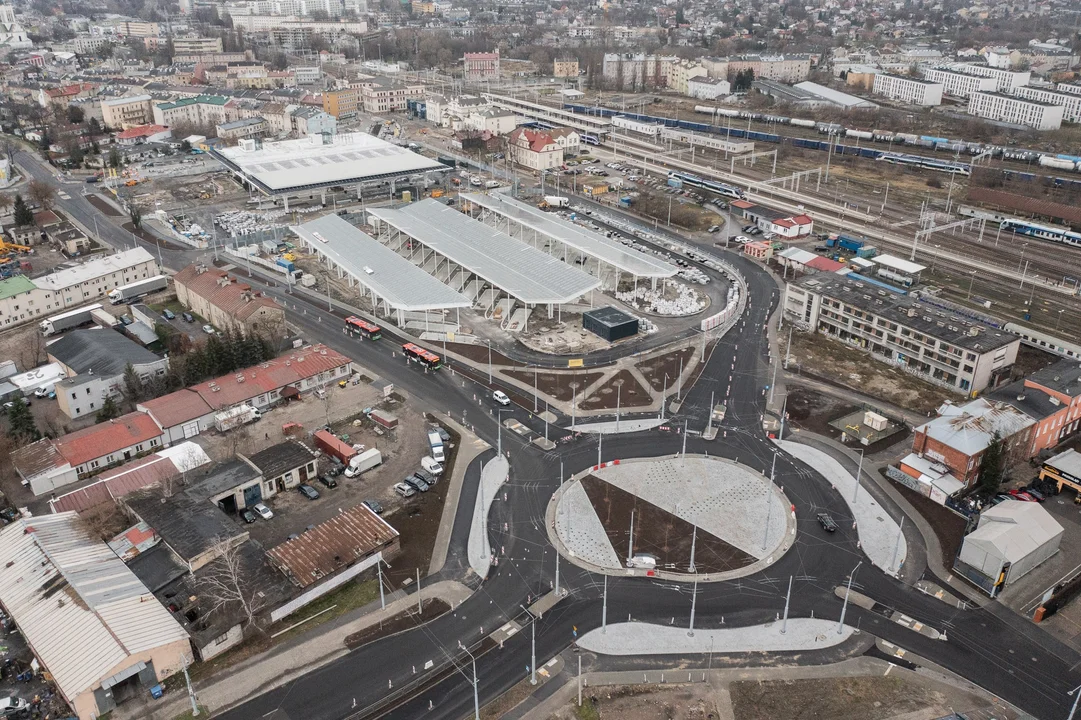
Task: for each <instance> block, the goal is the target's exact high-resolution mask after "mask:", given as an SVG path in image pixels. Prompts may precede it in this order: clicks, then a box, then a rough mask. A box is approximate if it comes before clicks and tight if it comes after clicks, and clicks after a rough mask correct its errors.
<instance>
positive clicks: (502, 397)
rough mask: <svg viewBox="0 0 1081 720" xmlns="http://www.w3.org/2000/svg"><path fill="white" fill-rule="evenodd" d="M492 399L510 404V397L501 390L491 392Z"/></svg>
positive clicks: (503, 403) (502, 403)
mask: <svg viewBox="0 0 1081 720" xmlns="http://www.w3.org/2000/svg"><path fill="white" fill-rule="evenodd" d="M492 399H493V400H495V401H496V402H497V403H499V404H500V405H510V398H509V397H507V394H506V393H505V392H503V391H502V390H496V391H495V392H493V393H492Z"/></svg>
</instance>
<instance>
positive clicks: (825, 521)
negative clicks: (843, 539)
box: [818, 513, 837, 533]
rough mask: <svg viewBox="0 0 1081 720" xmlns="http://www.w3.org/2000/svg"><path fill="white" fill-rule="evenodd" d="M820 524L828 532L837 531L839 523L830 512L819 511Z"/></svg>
mask: <svg viewBox="0 0 1081 720" xmlns="http://www.w3.org/2000/svg"><path fill="white" fill-rule="evenodd" d="M818 524H819V525H821V526H822V529H823V530H825V531H826V532H830V533H831V532H837V523H835V522H834V521H833V518H832V517H830V514H829V513H818Z"/></svg>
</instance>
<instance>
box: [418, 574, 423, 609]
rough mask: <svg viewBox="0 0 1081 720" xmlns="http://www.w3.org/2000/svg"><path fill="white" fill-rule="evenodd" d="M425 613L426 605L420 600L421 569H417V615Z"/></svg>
mask: <svg viewBox="0 0 1081 720" xmlns="http://www.w3.org/2000/svg"><path fill="white" fill-rule="evenodd" d="M423 613H424V604H423V603H422V602H421V599H420V568H417V615H422V614H423Z"/></svg>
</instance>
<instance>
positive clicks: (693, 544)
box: [687, 523, 698, 573]
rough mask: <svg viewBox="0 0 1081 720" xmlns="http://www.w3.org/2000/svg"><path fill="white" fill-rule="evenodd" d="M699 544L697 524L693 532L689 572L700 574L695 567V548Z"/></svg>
mask: <svg viewBox="0 0 1081 720" xmlns="http://www.w3.org/2000/svg"><path fill="white" fill-rule="evenodd" d="M697 542H698V524H697V523H695V525H694V530H692V531H691V562H690V564H689V565H688V566H687V572H692V573H693V572H698V571H697V570H696V569H695V567H694V546H695V545H696V544H697Z"/></svg>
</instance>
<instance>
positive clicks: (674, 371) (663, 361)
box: [638, 347, 695, 392]
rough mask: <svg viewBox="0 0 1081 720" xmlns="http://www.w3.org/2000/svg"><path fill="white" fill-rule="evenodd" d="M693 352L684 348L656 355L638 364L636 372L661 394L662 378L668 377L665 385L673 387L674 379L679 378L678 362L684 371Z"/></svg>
mask: <svg viewBox="0 0 1081 720" xmlns="http://www.w3.org/2000/svg"><path fill="white" fill-rule="evenodd" d="M694 351H695V349H694V347H685V348H683V349H681V350H675V351H673V352H670V353H665V354H664V355H658V356H657V357H654V358H650V359H649V360H644V361H642V362H640V363H638V370H639V371H640V372H641V373H642V375H643V376H644V377H645V379H646V380H647V381H648V382H649V384H650V387H652V388H653V389H654V390H656V391H657V392H663V391H664V386H665V379H664V376H665V375H667V376H668V383H667V384H668V387H669V388H671V387H673V386H675V384H676V378H677V377H679V370H680V361H682V367H683V368H684V369H686V368H687V367H689V366H690V362H691V357H692V356H693V355H694Z"/></svg>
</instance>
